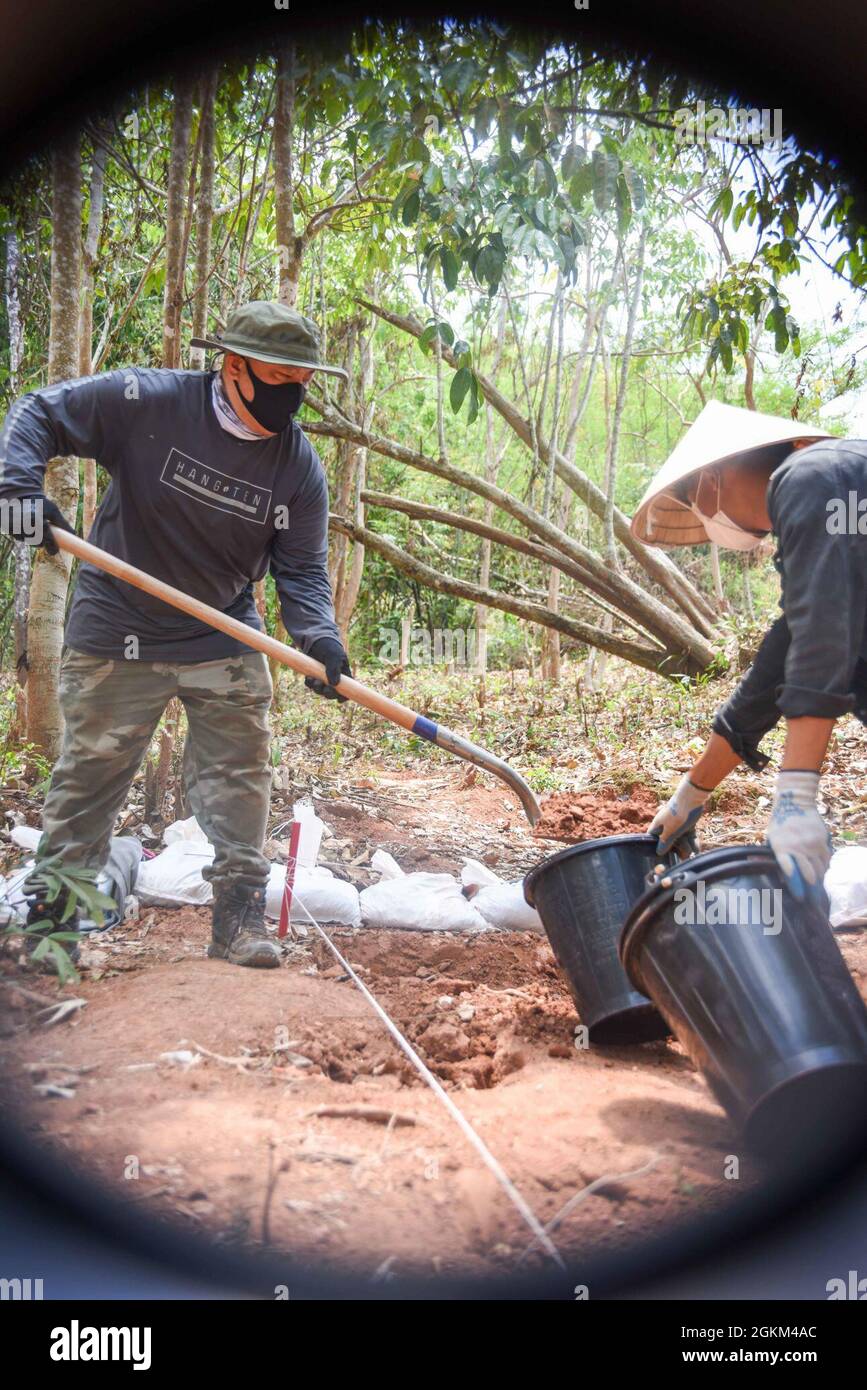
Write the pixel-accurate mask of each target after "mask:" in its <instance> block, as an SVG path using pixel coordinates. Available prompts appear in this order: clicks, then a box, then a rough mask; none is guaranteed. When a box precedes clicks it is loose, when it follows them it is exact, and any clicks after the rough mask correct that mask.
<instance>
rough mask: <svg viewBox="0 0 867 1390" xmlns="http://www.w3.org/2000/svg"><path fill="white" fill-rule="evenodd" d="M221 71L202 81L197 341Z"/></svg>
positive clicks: (193, 362)
mask: <svg viewBox="0 0 867 1390" xmlns="http://www.w3.org/2000/svg"><path fill="white" fill-rule="evenodd" d="M216 100H217V70H216V68H211V69H209V71H208V72H207V74H206V75H205V76H204V77H203V78H202V109H201V114H200V116H199V136H200V142H201V162H200V166H199V200H198V204H197V207H196V256H195V267H194V275H195V289H194V292H193V327H192V334H191V336H192V337H193V338H204V337H205V336H206V334H207V331H208V286H209V284H210V274H211V237H212V232H213V226H214V149H215V139H216V127H215V122H214V108H215V105H216ZM190 366H191V367H192V368H194V369H195V370H197V371H204V367H205V348H191V349H190Z"/></svg>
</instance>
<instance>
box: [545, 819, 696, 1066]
mask: <svg viewBox="0 0 867 1390" xmlns="http://www.w3.org/2000/svg"><path fill="white" fill-rule="evenodd" d="M658 863H659V855H658V854H657V852H656V837H655V836H653V835H612V836H609V837H608V838H607V839H604V840H585V841H584V843H583V844H580V845H572V846H571V847H570V848H569V849H564V850H562V851H561V853H560V854H555V855H553V856H552V857H551V858H550V859H545V860H544V861H543V862H542V863H541V864H539V865H537V866H536V868H535V869H533V870H532V872H531V873H529V874H528V875H527V877H526V878H525V879H524V897H525V898H526V900H527V902H528V903H529V904H530V906H531V907H535V908H536V910H537V912H538V913H539V916H540V917H541V919H542V924H543V926H544V928H545V932H546V934H547V936H548V940H549V941H550V943H551V949H552V950H553V952H554V955H555V956H556V957H557V963H558V965H559V966H560V969H561V970H562V971H563V974H564V975H565V976H566V981H567V983H568V985H569V990H570V993H571V995H572V998H573V999H574V1000H575V1007H576V1008H577V1010H578V1017H579V1018H580V1020H581V1022H582V1023H583V1024H585V1025H586V1027H587V1030H588V1035H589V1039H590V1041H591V1042H593V1043H640V1042H653V1041H655V1040H657V1039H658V1038H667V1037H668V1036H669V1033H670V1029H669V1027H668V1025H667V1023H666V1022H665V1020H664V1019H663V1018H662V1017H661V1015H660V1014H659V1013H658V1012H657V1010H656V1009H655V1008H654V1007H653V1005H652V1004H651V1003H650V1001H649V1000H648V999H647V998H646V996H645V995H643V994H639V992H638V991H637V990H636V989H634V988H633V986H632V985H631V984H630V982H629V980H628V979H627V977H626V973H625V971H624V969H623V967H622V965H621V964H620V960H619V958H618V955H617V939H618V936H619V934H620V928H621V927H622V925H623V920H624V918H625V917H626V915H627V914H628V912H629V911H630V909H631V908H632V906H633V904H634V903H635V902H636V901H637V899H638V898H640V897H641V895H642V893H643V892H644V891H645V888H646V886H647V885H646V877H647V875H648V874H649V873H650V872H652V870H653V868H654V866H655V865H656V864H658Z"/></svg>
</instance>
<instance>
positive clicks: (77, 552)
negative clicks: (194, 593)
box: [51, 526, 419, 730]
mask: <svg viewBox="0 0 867 1390" xmlns="http://www.w3.org/2000/svg"><path fill="white" fill-rule="evenodd" d="M51 534H52V537H53V539H54V540H55V542H56V543H57V546H58V547H59V549H60V550H65V551H67V552H68V553H69V554H70V555H74V556H75V557H76V558H77V559H79V560H84V561H85V563H86V564H88V565H95V566H96V568H97V569H101V570H105V572H106V574H112V575H114V577H115V579H122V580H123V581H124V583H125V584H132V585H133V587H134V588H136V589H143V590H144V592H145V593H146V594H152V595H153V597H154V598H158V599H162V601H163V603H168V604H171V606H172V608H180V610H181V612H183V613H189V614H190V617H192V618H198V620H199V621H200V622H202V623H208V624H209V625H210V626H211V627H216V628H218V629H219V630H220V632H225V633H227V635H228V636H229V637H234V638H236V639H237V640H238V641H239V642H243V643H244V644H245V645H246V646H248V647H253V648H255V650H256V651H260V652H264V653H265V655H266V656H270V657H273V658H274V660H275V661H279V662H281V663H282V664H283V665H284V666H289V667H291V669H292V670H293V671H297V672H298V674H299V675H300V676H316V677H317V678H318V679H319V680H323V681H324V680H325V679H326V675H325V667H324V666H323V665H322V663H321V662H320V661H314V660H313V658H312V656H305V654H304V652H302V651H299V650H298V648H297V647H289V646H287V645H286V643H285V642H278V641H277V638H276V637H269V636H268V634H267V632H260V631H259V630H258V628H255V627H250V626H249V624H248V623H241V622H239V621H238V619H237V618H230V617H229V616H228V615H227V614H226V613H221V612H220V610H219V608H212V607H211V605H210V604H209V603H202V601H201V599H197V598H192V597H191V596H190V595H189V594H185V593H184V592H183V591H182V590H181V589H175V588H174V587H173V586H172V585H171V584H166V583H165V582H164V581H163V580H162V579H155V578H154V576H153V575H152V574H146V573H145V571H144V570H140V569H136V567H135V565H130V564H127V562H126V560H119V559H118V558H117V556H116V555H110V554H109V552H108V551H107V550H100V548H99V546H96V545H91V544H90V542H89V541H85V540H82V538H81V536H77V535H75V534H74V533H73V532H72V531H64V530H62V529H61V528H60V527H59V526H52V528H51ZM339 690H340V693H341V695H345V696H346V697H347V698H348V699H350V700H354V701H355V703H356V704H358V705H364V707H365V709H369V710H372V711H373V713H374V714H381V715H383V717H384V718H385V719H390V720H391V721H392V723H393V724H399V725H400V726H401V728H403V729H410V730H411V729H412V727H413V725H414V723H415V722H416V720H417V719H418V717H419V716H418V715H417V714H416V713H415V712H414V711H413V710H411V709H407V707H406V705H401V704H399V703H398V701H397V700H390V699H389V698H388V696H387V695H380V694H379V692H378V691H376V690H371V689H370V687H369V686H367V685H363V684H362V682H361V681H357V680H355V679H354V677H352V676H341V677H340V683H339Z"/></svg>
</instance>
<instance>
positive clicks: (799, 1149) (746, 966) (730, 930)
mask: <svg viewBox="0 0 867 1390" xmlns="http://www.w3.org/2000/svg"><path fill="white" fill-rule="evenodd" d="M763 894H764V895H765V896H762V895H763ZM767 895H771V896H767ZM702 916H703V918H704V920H703V921H702ZM620 958H621V960H622V962H623V965H624V967H625V970H626V973H627V974H628V976H629V978H630V980H631V982H632V984H633V985H634V986H635V988H636V989H641V990H643V991H644V993H645V994H647V995H648V996H649V998H651V999H652V1000H653V1001H654V1003H655V1004H656V1006H657V1008H658V1009H659V1011H660V1013H661V1014H662V1015H663V1017H664V1018H665V1019H666V1020H667V1021H668V1023H669V1024H670V1025H671V1028H672V1031H673V1032H674V1034H675V1035H676V1037H677V1038H678V1040H679V1041H680V1042H681V1043H682V1044H683V1046H684V1048H685V1049H686V1051H687V1052H688V1054H689V1056H690V1058H691V1059H692V1061H693V1062H694V1063H695V1065H696V1067H698V1069H699V1070H700V1071H701V1072H702V1074H703V1075H704V1077H705V1079H706V1080H707V1082H708V1085H709V1086H710V1088H711V1090H712V1091H713V1092H714V1094H715V1095H716V1097H717V1099H718V1100H719V1101H720V1103H721V1104H722V1105H723V1107H724V1108H725V1109H726V1110H727V1111H728V1113H729V1115H730V1116H731V1117H732V1119H734V1120H735V1122H736V1123H737V1124H738V1125H739V1126H741V1127H742V1129H743V1132H744V1137H745V1138H746V1140H747V1142H748V1143H749V1144H750V1145H752V1146H753V1147H755V1148H757V1149H760V1150H762V1151H763V1152H765V1153H768V1154H774V1155H779V1156H783V1155H785V1156H787V1157H788V1158H789V1159H791V1160H792V1161H795V1162H797V1161H799V1160H801V1159H803V1158H804V1157H806V1156H807V1155H815V1154H818V1153H822V1152H826V1151H827V1152H830V1151H833V1150H837V1149H839V1148H841V1147H844V1146H848V1145H850V1144H852V1143H854V1142H856V1141H860V1139H861V1138H863V1134H864V1121H865V1117H867V1009H865V1007H864V1004H863V1002H862V1000H861V997H860V995H859V994H858V991H857V989H856V987H855V984H854V982H853V980H852V977H851V975H850V974H849V971H848V969H847V967H846V963H845V961H844V960H843V957H842V956H841V954H840V951H839V949H838V946H837V942H836V941H835V939H834V936H833V934H832V931H831V927H830V925H829V924H828V922H827V920H825V919H824V917H822V916H821V915H820V914H818V913H817V912H816V911H815V910H814V909H810V908H807V907H805V906H804V904H802V903H798V902H796V901H795V900H794V899H793V898H792V896H791V894H790V893H789V892H788V891H787V890H786V889H785V888H784V879H783V875H782V873H781V871H780V869H779V867H778V865H777V863H776V860H775V858H774V855H773V852H772V851H771V850H770V849H769V848H767V847H766V846H760V845H748V846H744V847H741V846H736V847H733V848H729V849H721V850H710V851H708V852H707V853H705V854H699V855H696V856H695V858H693V859H689V860H686V861H684V862H683V863H681V864H678V865H677V866H675V867H674V868H671V869H669V870H668V871H667V872H666V873H665V874H664V875H663V876H662V877H661V878H660V879H658V880H657V882H656V883H653V884H652V885H651V884H649V885H648V887H647V891H646V892H645V894H644V896H643V897H642V898H641V900H640V901H639V902H637V903H636V904H635V905H634V907H633V909H632V911H631V913H630V915H629V918H628V919H627V921H626V923H625V924H624V928H623V933H622V936H621V938H620Z"/></svg>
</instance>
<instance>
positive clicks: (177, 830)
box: [163, 816, 208, 845]
mask: <svg viewBox="0 0 867 1390" xmlns="http://www.w3.org/2000/svg"><path fill="white" fill-rule="evenodd" d="M181 840H189V841H191V842H192V843H193V844H198V845H206V844H207V843H208V837H207V835H206V834H205V832H204V830H203V829H202V827H201V826H200V825H199V822H198V821H197V820H196V818H195V816H189V817H188V818H187V819H186V820H173V821H172V823H171V825H167V826H166V828H165V830H164V831H163V844H164V845H175V844H177V843H178V842H179V841H181Z"/></svg>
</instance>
